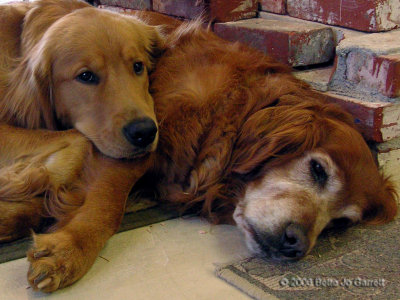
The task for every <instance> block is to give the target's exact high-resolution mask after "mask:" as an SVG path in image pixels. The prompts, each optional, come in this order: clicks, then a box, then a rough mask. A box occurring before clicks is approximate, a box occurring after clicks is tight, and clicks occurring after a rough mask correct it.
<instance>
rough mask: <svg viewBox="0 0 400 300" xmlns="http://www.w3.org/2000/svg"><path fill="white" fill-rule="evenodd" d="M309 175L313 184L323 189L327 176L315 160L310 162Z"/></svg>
mask: <svg viewBox="0 0 400 300" xmlns="http://www.w3.org/2000/svg"><path fill="white" fill-rule="evenodd" d="M310 174H311V177H312V179H313V180H314V182H315V183H317V184H318V185H319V186H320V187H324V186H325V184H326V182H327V181H328V174H327V173H326V172H325V169H324V167H323V166H322V165H321V164H320V163H319V162H318V161H317V160H315V159H312V160H310Z"/></svg>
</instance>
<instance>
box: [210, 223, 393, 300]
mask: <svg viewBox="0 0 400 300" xmlns="http://www.w3.org/2000/svg"><path fill="white" fill-rule="evenodd" d="M216 274H217V276H219V277H220V278H222V279H224V280H225V281H227V282H228V283H230V284H232V285H233V286H235V287H237V288H238V289H240V290H242V291H243V292H245V293H246V294H248V295H249V296H251V297H253V298H255V299H341V300H342V299H349V300H350V299H351V300H355V299H360V300H361V299H362V300H365V299H385V300H389V299H400V220H399V218H397V219H396V220H395V221H394V222H392V223H390V224H387V225H383V226H374V227H372V226H356V227H353V228H350V229H349V230H347V231H346V232H344V233H343V232H342V233H337V232H336V233H333V232H329V233H327V234H325V236H324V237H322V238H320V239H319V243H317V246H316V247H315V249H314V250H313V251H312V252H311V254H310V255H309V256H307V257H306V258H305V259H303V260H301V261H298V262H291V263H288V262H286V263H277V262H273V261H268V260H264V259H261V258H255V257H253V258H248V259H244V260H241V261H238V262H234V263H231V264H227V265H219V266H217V270H216Z"/></svg>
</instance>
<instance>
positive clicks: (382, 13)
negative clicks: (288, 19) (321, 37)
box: [287, 0, 400, 32]
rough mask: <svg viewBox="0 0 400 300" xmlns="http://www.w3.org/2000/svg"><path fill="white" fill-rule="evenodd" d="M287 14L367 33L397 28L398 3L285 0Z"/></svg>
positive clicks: (385, 0)
mask: <svg viewBox="0 0 400 300" xmlns="http://www.w3.org/2000/svg"><path fill="white" fill-rule="evenodd" d="M287 11H288V13H289V15H291V16H293V17H296V18H300V19H306V20H311V21H318V22H321V23H325V24H331V25H339V26H344V27H349V28H353V29H357V30H362V31H368V32H378V31H386V30H390V29H393V28H396V27H398V26H399V25H400V4H399V1H398V0H329V1H327V0H312V1H310V0H287Z"/></svg>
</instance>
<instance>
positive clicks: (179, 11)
mask: <svg viewBox="0 0 400 300" xmlns="http://www.w3.org/2000/svg"><path fill="white" fill-rule="evenodd" d="M153 10H155V11H158V12H160V13H163V14H167V15H171V16H176V17H183V18H185V19H194V18H196V17H198V16H200V15H202V14H204V13H205V12H206V4H205V2H204V1H203V0H153Z"/></svg>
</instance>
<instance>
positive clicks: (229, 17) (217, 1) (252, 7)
mask: <svg viewBox="0 0 400 300" xmlns="http://www.w3.org/2000/svg"><path fill="white" fill-rule="evenodd" d="M209 10H210V11H209V15H210V20H212V21H217V22H228V21H236V20H241V19H248V18H253V17H255V16H256V15H257V10H258V0H229V1H226V0H210V1H209Z"/></svg>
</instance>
